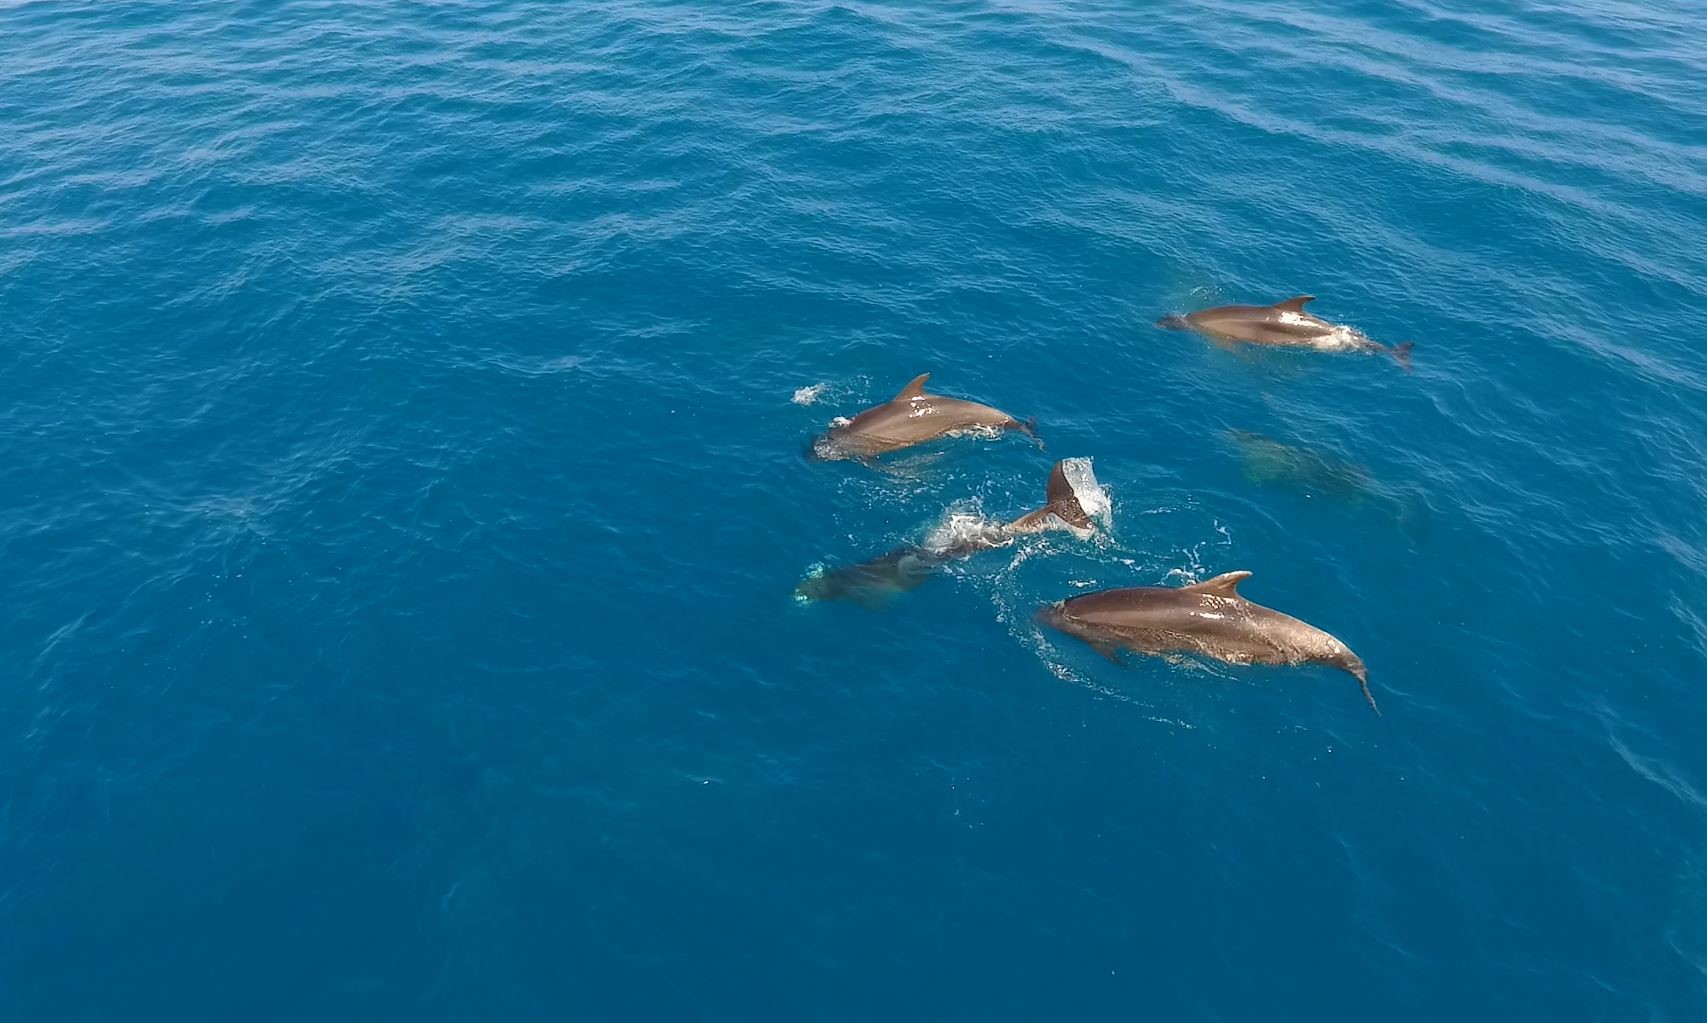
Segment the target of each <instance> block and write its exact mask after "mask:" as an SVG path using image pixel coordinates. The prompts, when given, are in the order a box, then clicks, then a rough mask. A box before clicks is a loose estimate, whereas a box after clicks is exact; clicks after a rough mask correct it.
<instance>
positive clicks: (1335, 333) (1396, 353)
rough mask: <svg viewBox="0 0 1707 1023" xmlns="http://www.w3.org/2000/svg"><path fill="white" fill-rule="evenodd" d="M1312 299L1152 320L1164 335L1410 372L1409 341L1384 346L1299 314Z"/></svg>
mask: <svg viewBox="0 0 1707 1023" xmlns="http://www.w3.org/2000/svg"><path fill="white" fill-rule="evenodd" d="M1315 300H1316V296H1314V295H1299V296H1298V297H1297V298H1289V299H1287V300H1286V301H1284V302H1276V303H1275V304H1273V305H1223V306H1216V307H1215V308H1213V309H1200V310H1198V311H1197V312H1195V313H1186V314H1185V315H1184V316H1181V315H1179V314H1178V313H1169V314H1168V315H1167V316H1164V317H1162V318H1161V319H1159V320H1157V321H1156V326H1158V327H1163V328H1166V329H1168V330H1195V331H1196V332H1198V333H1199V334H1202V335H1203V336H1204V337H1207V338H1209V339H1210V340H1212V341H1217V342H1220V343H1222V344H1227V343H1230V342H1235V341H1242V342H1244V343H1246V344H1253V345H1268V346H1270V347H1274V348H1310V349H1314V350H1315V351H1318V352H1386V353H1387V354H1388V355H1391V356H1392V357H1393V358H1394V359H1396V360H1398V363H1399V365H1400V366H1402V367H1404V370H1405V372H1407V373H1409V372H1410V370H1411V348H1412V344H1411V342H1409V341H1406V342H1404V343H1403V344H1399V345H1394V346H1392V347H1388V346H1387V345H1384V344H1382V343H1380V342H1379V341H1376V340H1373V339H1372V338H1370V337H1369V336H1368V335H1367V334H1364V333H1363V332H1362V331H1360V330H1358V329H1357V328H1355V327H1349V326H1346V325H1345V324H1343V323H1330V322H1328V321H1327V320H1324V319H1322V318H1321V317H1320V316H1316V315H1315V314H1313V313H1307V312H1305V311H1304V306H1305V304H1306V303H1308V302H1314V301H1315Z"/></svg>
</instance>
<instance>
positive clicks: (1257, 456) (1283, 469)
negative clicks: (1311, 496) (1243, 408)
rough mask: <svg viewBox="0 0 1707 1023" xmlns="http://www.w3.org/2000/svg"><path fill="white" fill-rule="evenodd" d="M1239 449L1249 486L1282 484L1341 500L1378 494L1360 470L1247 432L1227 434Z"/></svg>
mask: <svg viewBox="0 0 1707 1023" xmlns="http://www.w3.org/2000/svg"><path fill="white" fill-rule="evenodd" d="M1227 437H1228V439H1230V440H1231V441H1233V443H1234V444H1236V445H1238V448H1239V458H1240V461H1242V462H1243V463H1244V467H1245V478H1246V479H1247V480H1249V481H1250V482H1252V483H1257V484H1267V483H1285V484H1288V485H1291V486H1295V487H1298V488H1300V489H1303V490H1305V491H1308V492H1311V493H1318V494H1323V495H1325V496H1328V497H1337V498H1341V499H1344V500H1348V501H1349V500H1353V499H1355V498H1358V497H1361V496H1364V495H1368V494H1374V493H1377V492H1378V488H1377V487H1376V484H1375V481H1374V480H1372V479H1370V478H1369V473H1368V472H1366V471H1365V470H1364V469H1363V467H1362V466H1360V465H1354V464H1353V463H1351V462H1347V461H1344V460H1342V459H1339V458H1335V457H1333V456H1332V455H1325V454H1322V453H1321V452H1318V451H1313V450H1311V449H1309V448H1304V447H1298V446H1295V445H1292V444H1282V443H1281V442H1280V441H1277V440H1273V439H1271V438H1268V437H1264V436H1263V435H1262V434H1260V433H1251V432H1250V431H1249V430H1228V431H1227Z"/></svg>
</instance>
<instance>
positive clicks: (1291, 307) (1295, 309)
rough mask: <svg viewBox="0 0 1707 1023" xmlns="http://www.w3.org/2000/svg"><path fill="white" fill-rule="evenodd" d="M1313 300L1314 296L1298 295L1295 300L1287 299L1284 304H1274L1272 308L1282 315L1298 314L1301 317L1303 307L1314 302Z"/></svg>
mask: <svg viewBox="0 0 1707 1023" xmlns="http://www.w3.org/2000/svg"><path fill="white" fill-rule="evenodd" d="M1315 300H1316V296H1314V295H1299V296H1298V297H1296V298H1289V299H1287V300H1286V301H1284V302H1276V303H1275V304H1274V308H1275V309H1278V310H1280V311H1281V312H1283V313H1298V314H1300V315H1302V314H1303V312H1304V306H1305V305H1307V304H1308V303H1311V302H1314V301H1315Z"/></svg>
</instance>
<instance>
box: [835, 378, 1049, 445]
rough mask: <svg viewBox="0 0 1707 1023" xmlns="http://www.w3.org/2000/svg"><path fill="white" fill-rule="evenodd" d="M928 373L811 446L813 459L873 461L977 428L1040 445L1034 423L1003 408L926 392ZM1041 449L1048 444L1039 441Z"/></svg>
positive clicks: (837, 422) (840, 424)
mask: <svg viewBox="0 0 1707 1023" xmlns="http://www.w3.org/2000/svg"><path fill="white" fill-rule="evenodd" d="M930 376H931V375H930V374H929V373H922V374H920V375H919V376H916V377H914V378H913V380H912V381H911V382H910V383H908V384H907V386H906V387H903V388H901V392H900V393H899V394H897V395H895V397H893V398H891V399H889V400H888V401H886V402H884V403H883V404H881V405H877V406H874V407H872V408H868V409H866V410H865V411H864V412H861V413H860V414H859V415H857V416H854V417H853V418H852V419H848V420H838V421H836V422H835V423H832V424H831V425H830V429H829V430H828V431H827V432H825V433H824V434H823V435H822V436H820V437H818V438H817V439H815V440H814V441H813V442H812V447H811V450H810V452H809V456H810V457H812V458H816V459H818V460H820V461H826V462H830V461H837V460H839V459H844V458H852V459H857V460H859V461H869V460H871V459H874V458H876V457H877V456H878V455H882V454H886V453H888V452H890V451H899V450H900V449H902V448H910V447H912V446H913V445H915V444H923V443H925V442H926V441H932V440H936V439H937V438H938V437H941V436H943V435H945V434H949V433H953V432H955V431H957V430H966V429H970V428H973V427H983V428H985V429H993V430H1018V431H1019V432H1021V433H1023V434H1026V435H1027V436H1029V437H1031V438H1032V439H1033V440H1037V424H1036V422H1035V421H1028V422H1024V423H1022V422H1020V421H1019V420H1017V419H1015V418H1014V417H1013V416H1010V415H1008V414H1007V413H1006V412H1003V411H1002V410H1001V409H998V408H991V407H990V406H988V405H981V404H979V403H978V402H975V401H966V400H964V399H962V398H945V397H943V396H941V395H938V394H926V393H925V381H926V380H929V379H930ZM1038 446H1039V447H1042V446H1043V442H1042V441H1038Z"/></svg>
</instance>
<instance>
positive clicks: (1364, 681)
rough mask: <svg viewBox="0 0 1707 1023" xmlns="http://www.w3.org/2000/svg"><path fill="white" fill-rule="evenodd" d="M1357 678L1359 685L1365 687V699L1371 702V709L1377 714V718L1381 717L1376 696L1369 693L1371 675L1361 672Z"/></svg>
mask: <svg viewBox="0 0 1707 1023" xmlns="http://www.w3.org/2000/svg"><path fill="white" fill-rule="evenodd" d="M1356 677H1357V684H1358V685H1360V686H1362V687H1363V698H1364V699H1365V700H1368V701H1369V709H1370V710H1372V711H1374V712H1375V716H1376V717H1380V716H1381V708H1380V707H1377V706H1376V705H1375V694H1374V693H1372V692H1370V691H1369V673H1368V672H1367V671H1360V672H1358V673H1357V676H1356Z"/></svg>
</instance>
